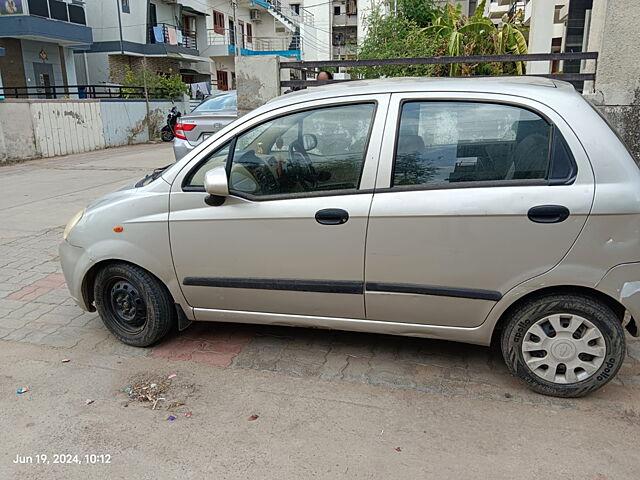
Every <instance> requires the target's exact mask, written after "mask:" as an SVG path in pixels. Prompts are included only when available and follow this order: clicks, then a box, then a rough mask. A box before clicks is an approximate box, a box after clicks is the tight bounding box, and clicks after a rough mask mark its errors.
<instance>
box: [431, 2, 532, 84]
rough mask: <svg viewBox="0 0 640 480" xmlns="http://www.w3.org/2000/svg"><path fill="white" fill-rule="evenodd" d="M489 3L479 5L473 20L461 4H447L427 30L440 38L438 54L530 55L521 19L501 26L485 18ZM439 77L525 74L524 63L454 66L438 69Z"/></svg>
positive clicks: (509, 20) (452, 55) (450, 55)
mask: <svg viewBox="0 0 640 480" xmlns="http://www.w3.org/2000/svg"><path fill="white" fill-rule="evenodd" d="M485 3H486V0H483V1H482V2H480V3H479V4H478V7H477V9H476V11H475V13H474V14H473V15H472V16H471V17H466V16H464V15H462V7H461V5H460V4H458V5H457V7H455V8H454V7H453V6H452V5H451V4H447V5H446V7H445V8H444V11H443V12H442V14H441V15H438V16H437V17H435V18H434V20H433V24H432V25H429V26H427V27H424V29H423V31H424V32H425V33H428V34H429V35H433V36H435V37H437V38H438V39H439V42H438V43H439V47H438V50H437V54H438V55H441V56H448V57H460V56H469V55H501V54H526V53H527V42H526V39H525V36H524V33H523V31H524V28H525V27H524V26H523V25H522V22H521V18H520V17H519V16H516V17H514V18H512V19H509V18H505V19H503V22H502V24H501V26H500V27H496V26H495V25H494V24H493V22H492V21H491V20H490V19H489V18H486V17H484V16H483V13H484V8H485ZM436 71H437V74H439V75H449V76H460V75H463V76H466V75H504V74H519V75H521V74H523V73H524V68H523V65H522V62H494V63H476V64H460V63H454V64H450V65H447V66H446V67H445V66H442V67H439V68H436Z"/></svg>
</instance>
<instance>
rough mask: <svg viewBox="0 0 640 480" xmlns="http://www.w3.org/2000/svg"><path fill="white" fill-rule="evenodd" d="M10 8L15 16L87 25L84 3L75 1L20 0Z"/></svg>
mask: <svg viewBox="0 0 640 480" xmlns="http://www.w3.org/2000/svg"><path fill="white" fill-rule="evenodd" d="M3 3H4V2H3ZM7 5H8V4H7ZM7 8H8V7H7ZM11 8H12V9H13V14H16V15H20V14H24V15H32V16H34V17H43V18H50V19H52V20H60V21H63V22H71V23H77V24H79V25H86V24H87V19H86V16H85V12H84V2H81V1H77V0H71V1H70V2H63V1H61V0H22V2H13V5H12V7H11Z"/></svg>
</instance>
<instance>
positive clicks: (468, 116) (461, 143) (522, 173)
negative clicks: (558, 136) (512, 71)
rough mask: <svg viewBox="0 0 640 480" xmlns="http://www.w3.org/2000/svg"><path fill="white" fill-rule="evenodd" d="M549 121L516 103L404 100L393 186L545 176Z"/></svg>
mask: <svg viewBox="0 0 640 480" xmlns="http://www.w3.org/2000/svg"><path fill="white" fill-rule="evenodd" d="M551 139H552V126H551V125H550V124H549V123H548V122H547V121H546V120H545V119H543V118H542V117H540V116H539V115H537V114H535V113H533V112H531V111H529V110H526V109H523V108H519V107H515V106H510V105H499V104H491V103H476V102H407V103H405V104H404V105H403V107H402V113H401V117H400V125H399V131H398V139H397V143H396V154H395V164H394V174H393V186H405V185H409V186H410V185H446V184H459V183H465V182H486V181H507V180H536V179H546V178H547V176H548V171H549V163H550V161H549V159H550V145H551Z"/></svg>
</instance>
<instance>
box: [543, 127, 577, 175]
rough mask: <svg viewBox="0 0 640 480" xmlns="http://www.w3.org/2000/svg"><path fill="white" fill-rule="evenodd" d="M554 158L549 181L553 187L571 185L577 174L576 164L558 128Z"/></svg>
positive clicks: (555, 137) (554, 142)
mask: <svg viewBox="0 0 640 480" xmlns="http://www.w3.org/2000/svg"><path fill="white" fill-rule="evenodd" d="M552 151H553V158H552V160H551V168H550V174H549V180H550V183H551V184H552V185H565V184H567V183H571V182H572V181H573V180H574V179H575V177H576V173H577V169H576V162H575V160H574V158H573V155H572V153H571V149H570V148H569V145H567V142H566V141H565V139H564V138H563V137H562V134H561V133H560V132H559V131H558V129H557V128H555V129H554V132H553V147H552Z"/></svg>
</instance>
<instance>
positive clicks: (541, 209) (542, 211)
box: [527, 205, 569, 223]
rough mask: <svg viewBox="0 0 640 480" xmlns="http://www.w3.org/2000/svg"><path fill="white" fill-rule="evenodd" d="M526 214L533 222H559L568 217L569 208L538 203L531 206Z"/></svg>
mask: <svg viewBox="0 0 640 480" xmlns="http://www.w3.org/2000/svg"><path fill="white" fill-rule="evenodd" d="M527 216H528V217H529V220H531V221H532V222H535V223H560V222H564V221H565V220H566V219H567V218H568V217H569V209H568V208H567V207H564V206H562V205H538V206H536V207H531V208H530V209H529V212H528V213H527Z"/></svg>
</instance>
